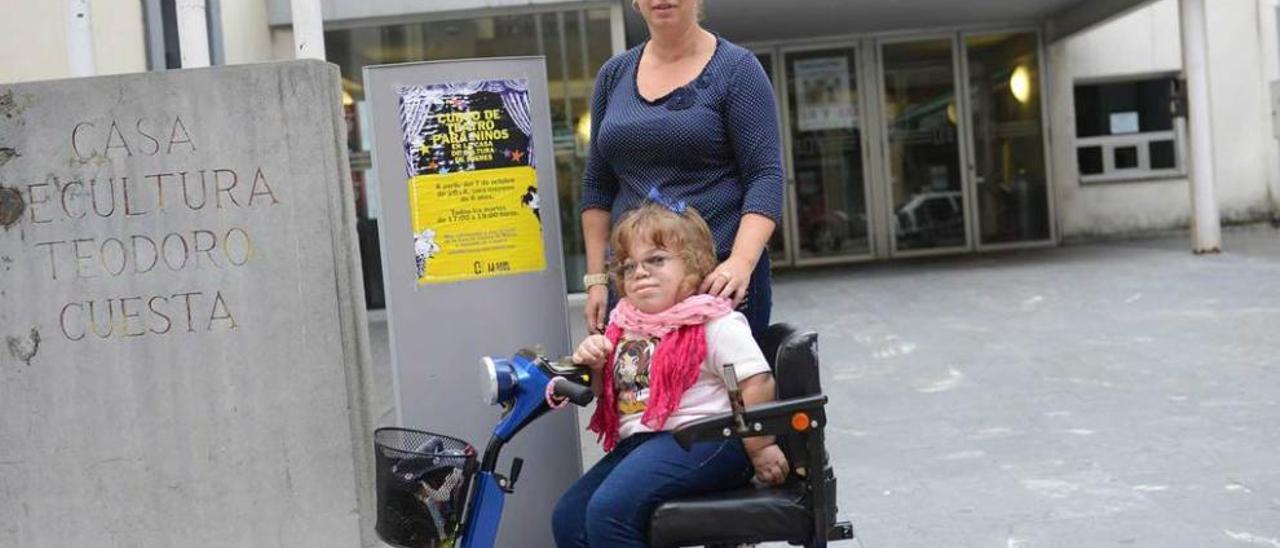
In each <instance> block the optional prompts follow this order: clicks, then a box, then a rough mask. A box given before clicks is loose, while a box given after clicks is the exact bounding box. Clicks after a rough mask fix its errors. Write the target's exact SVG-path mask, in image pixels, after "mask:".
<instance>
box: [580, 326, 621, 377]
mask: <svg viewBox="0 0 1280 548" xmlns="http://www.w3.org/2000/svg"><path fill="white" fill-rule="evenodd" d="M611 352H613V343H611V342H609V339H607V338H605V336H604V335H591V336H590V337H587V338H585V339H582V344H579V345H578V349H577V350H574V351H573V363H577V364H582V365H585V366H587V367H588V368H590V369H591V372H592V373H599V372H600V371H601V370H602V369H604V366H605V364H606V363H608V361H609V353H611Z"/></svg>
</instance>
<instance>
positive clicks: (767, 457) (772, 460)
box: [749, 443, 791, 485]
mask: <svg viewBox="0 0 1280 548" xmlns="http://www.w3.org/2000/svg"><path fill="white" fill-rule="evenodd" d="M749 453H750V455H749V456H750V457H751V466H752V467H753V468H755V469H756V479H758V480H760V482H761V483H764V484H766V485H782V482H784V481H786V480H787V473H788V472H790V471H791V467H790V466H788V465H787V456H786V455H783V454H782V449H781V448H779V447H778V444H776V443H771V444H769V445H766V446H764V447H761V448H760V449H757V450H755V451H749Z"/></svg>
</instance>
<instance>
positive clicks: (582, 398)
mask: <svg viewBox="0 0 1280 548" xmlns="http://www.w3.org/2000/svg"><path fill="white" fill-rule="evenodd" d="M555 395H557V396H560V397H562V398H568V399H569V401H571V402H573V403H574V404H576V405H579V406H584V407H585V406H586V405H587V404H588V403H591V401H592V400H594V399H596V394H595V392H592V391H591V387H589V386H582V385H581V384H577V383H574V382H569V381H561V382H557V383H556V385H555Z"/></svg>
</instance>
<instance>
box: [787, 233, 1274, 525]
mask: <svg viewBox="0 0 1280 548" xmlns="http://www.w3.org/2000/svg"><path fill="white" fill-rule="evenodd" d="M1226 248H1227V250H1228V252H1227V253H1225V254H1223V255H1219V256H1206V257H1196V256H1194V255H1192V254H1191V253H1189V252H1188V250H1189V249H1190V245H1189V243H1188V242H1187V241H1186V240H1185V239H1182V238H1168V239H1159V240H1143V241H1129V242H1117V243H1108V244H1100V245H1085V246H1070V247H1063V248H1057V249H1047V250H1039V251H1033V252H1023V253H1016V254H1001V255H995V256H982V257H967V258H958V259H957V258H951V259H940V260H932V261H926V262H907V263H890V264H878V265H864V266H861V267H855V268H844V269H837V270H829V271H823V272H819V273H814V272H795V273H790V274H784V275H781V276H779V277H778V278H779V279H778V284H777V286H778V289H777V293H776V294H777V300H778V304H777V309H776V312H775V317H776V318H778V319H784V320H788V321H792V322H794V323H796V324H799V325H804V326H812V327H813V328H815V329H817V330H818V331H819V333H820V334H821V351H822V358H823V366H824V368H825V371H826V373H827V374H826V376H825V378H824V383H825V384H824V388H825V390H826V391H827V393H828V394H829V395H830V396H831V400H832V403H831V406H830V415H831V416H830V417H829V421H830V423H831V427H830V429H829V431H830V437H829V440H830V441H829V448H830V450H831V452H832V455H833V458H834V460H835V462H836V468H837V471H838V477H839V478H840V489H841V492H840V496H839V501H840V507H841V511H842V513H843V515H844V517H846V518H849V519H852V520H853V522H854V525H855V527H856V528H857V531H858V533H859V536H860V537H861V541H862V545H863V546H868V547H872V546H875V547H880V546H888V547H911V546H919V547H936V546H993V547H994V546H998V547H1009V548H1012V547H1033V546H1034V547H1042V546H1072V547H1076V546H1115V545H1123V546H1160V547H1166V546H1266V547H1276V548H1280V405H1277V400H1278V397H1280V396H1278V394H1277V393H1278V391H1280V232H1277V231H1275V230H1272V229H1269V228H1268V229H1253V230H1247V231H1236V232H1230V233H1228V234H1227V236H1226Z"/></svg>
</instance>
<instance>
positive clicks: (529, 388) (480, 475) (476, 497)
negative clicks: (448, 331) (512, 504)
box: [461, 351, 592, 548]
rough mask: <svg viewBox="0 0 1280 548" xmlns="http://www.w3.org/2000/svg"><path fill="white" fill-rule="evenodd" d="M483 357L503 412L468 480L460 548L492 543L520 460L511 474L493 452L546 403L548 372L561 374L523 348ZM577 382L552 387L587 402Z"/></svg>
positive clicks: (492, 394)
mask: <svg viewBox="0 0 1280 548" xmlns="http://www.w3.org/2000/svg"><path fill="white" fill-rule="evenodd" d="M483 361H484V365H485V367H486V368H487V369H488V370H489V377H490V382H491V386H490V394H489V400H490V403H494V404H501V405H502V406H503V407H505V408H506V412H505V413H504V414H503V416H502V418H501V420H499V421H498V424H497V425H495V426H494V427H493V437H492V438H490V440H489V446H488V447H487V448H486V449H485V453H484V458H483V460H482V462H481V465H480V470H479V471H478V472H477V473H476V476H475V479H474V480H473V482H472V491H471V497H470V502H469V503H468V509H467V516H466V518H465V519H466V525H465V527H464V529H463V536H462V543H461V548H492V547H493V546H494V544H495V543H496V542H497V539H498V526H499V524H500V523H501V521H502V509H503V505H504V504H505V502H506V497H507V493H510V492H512V489H513V487H514V484H515V481H516V479H518V475H519V464H516V465H515V466H513V467H512V472H511V476H510V477H503V476H501V475H499V474H497V473H496V472H495V471H494V468H495V467H496V466H497V460H498V452H499V451H501V449H502V446H503V445H504V444H506V443H507V442H509V441H511V438H513V437H515V435H516V434H517V433H518V432H520V430H521V429H523V428H524V427H525V426H528V425H529V423H531V422H533V420H534V419H536V418H538V417H539V416H541V415H542V414H543V413H546V412H547V411H549V410H550V409H551V408H550V407H549V406H548V405H547V401H546V390H547V384H548V383H550V382H552V378H554V377H557V376H563V375H558V374H555V373H552V372H551V370H550V365H549V364H548V363H547V362H546V361H545V360H543V359H542V358H540V357H538V356H536V355H534V354H533V353H531V352H525V351H522V352H520V353H517V354H516V355H515V356H513V357H512V358H511V359H504V358H484V360H483ZM576 382H578V383H580V384H572V383H570V382H561V383H559V384H558V385H557V389H560V388H563V391H564V392H566V393H565V394H564V396H565V397H569V398H571V399H573V400H574V402H575V403H578V404H579V405H586V404H587V403H589V402H590V401H591V396H592V395H591V392H590V388H587V387H585V386H583V385H582V384H581V383H585V382H586V379H585V377H583V378H579V379H576ZM560 391H561V390H557V392H558V393H559V392H560ZM584 391H585V393H584ZM568 392H573V395H572V396H571V395H570V394H569V393H568Z"/></svg>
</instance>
